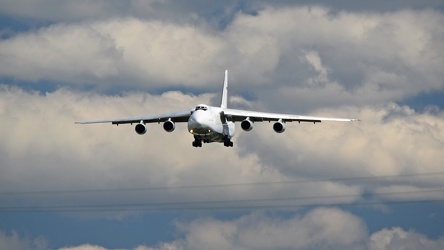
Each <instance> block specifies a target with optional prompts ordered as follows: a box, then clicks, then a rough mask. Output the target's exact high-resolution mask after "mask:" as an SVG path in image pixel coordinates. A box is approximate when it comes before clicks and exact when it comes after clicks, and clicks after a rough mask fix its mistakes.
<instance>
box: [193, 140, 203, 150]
mask: <svg viewBox="0 0 444 250" xmlns="http://www.w3.org/2000/svg"><path fill="white" fill-rule="evenodd" d="M193 147H196V148H201V147H202V140H198V139H195V140H194V141H193Z"/></svg>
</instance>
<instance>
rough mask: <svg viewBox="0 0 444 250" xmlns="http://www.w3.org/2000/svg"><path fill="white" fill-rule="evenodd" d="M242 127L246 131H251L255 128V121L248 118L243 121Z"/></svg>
mask: <svg viewBox="0 0 444 250" xmlns="http://www.w3.org/2000/svg"><path fill="white" fill-rule="evenodd" d="M241 128H242V129H243V130H245V131H250V130H252V129H253V122H252V121H250V118H247V119H245V120H243V121H242V122H241Z"/></svg>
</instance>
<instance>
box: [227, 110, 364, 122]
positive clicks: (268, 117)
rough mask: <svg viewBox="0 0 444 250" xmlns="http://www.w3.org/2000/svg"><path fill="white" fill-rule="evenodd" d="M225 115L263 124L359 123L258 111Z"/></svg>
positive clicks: (233, 119) (228, 111)
mask: <svg viewBox="0 0 444 250" xmlns="http://www.w3.org/2000/svg"><path fill="white" fill-rule="evenodd" d="M224 115H225V116H226V117H228V119H229V120H231V121H233V122H236V121H243V120H245V119H247V118H248V119H250V121H252V122H263V121H279V120H280V121H282V122H294V121H296V122H313V123H316V122H321V121H339V122H351V121H359V119H349V118H330V117H317V116H302V115H290V114H277V113H265V112H257V111H246V110H238V109H225V110H224Z"/></svg>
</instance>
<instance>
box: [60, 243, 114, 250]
mask: <svg viewBox="0 0 444 250" xmlns="http://www.w3.org/2000/svg"><path fill="white" fill-rule="evenodd" d="M59 250H106V248H103V247H101V246H94V245H90V244H87V245H81V246H76V247H63V248H60V249H59Z"/></svg>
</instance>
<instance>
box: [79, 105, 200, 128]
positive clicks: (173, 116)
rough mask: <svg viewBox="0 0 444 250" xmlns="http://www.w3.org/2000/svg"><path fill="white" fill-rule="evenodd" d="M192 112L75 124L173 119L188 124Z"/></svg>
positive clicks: (88, 122) (147, 121) (185, 111)
mask: <svg viewBox="0 0 444 250" xmlns="http://www.w3.org/2000/svg"><path fill="white" fill-rule="evenodd" d="M191 112H192V110H191V109H188V110H182V111H177V112H171V113H164V114H156V115H147V116H137V117H127V118H116V119H104V120H92V121H80V122H75V124H94V123H112V124H125V123H139V122H143V123H153V122H165V121H167V120H168V119H171V120H172V121H173V122H187V121H188V118H189V117H190V115H191Z"/></svg>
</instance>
